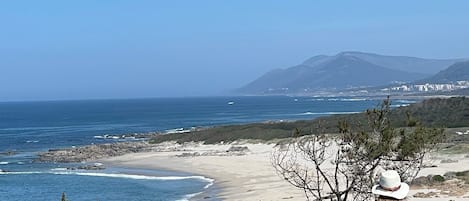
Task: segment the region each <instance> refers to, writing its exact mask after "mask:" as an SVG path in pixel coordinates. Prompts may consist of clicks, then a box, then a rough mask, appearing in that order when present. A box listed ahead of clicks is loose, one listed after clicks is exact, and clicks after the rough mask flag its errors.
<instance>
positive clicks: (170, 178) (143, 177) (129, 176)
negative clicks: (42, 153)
mask: <svg viewBox="0 0 469 201" xmlns="http://www.w3.org/2000/svg"><path fill="white" fill-rule="evenodd" d="M51 173H52V174H58V175H80V176H92V177H113V178H125V179H139V180H161V181H173V180H185V179H198V180H203V181H206V182H208V183H209V184H207V185H206V186H205V187H204V188H208V187H210V186H211V185H213V181H214V180H213V179H210V178H207V177H203V176H147V175H134V174H117V173H98V172H72V171H58V172H51Z"/></svg>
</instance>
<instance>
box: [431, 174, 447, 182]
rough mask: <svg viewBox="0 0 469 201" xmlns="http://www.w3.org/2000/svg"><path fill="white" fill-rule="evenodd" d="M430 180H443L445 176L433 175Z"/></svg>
mask: <svg viewBox="0 0 469 201" xmlns="http://www.w3.org/2000/svg"><path fill="white" fill-rule="evenodd" d="M432 180H433V181H435V182H444V181H445V178H444V177H443V176H441V175H435V176H433V177H432Z"/></svg>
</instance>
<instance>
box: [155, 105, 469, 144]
mask: <svg viewBox="0 0 469 201" xmlns="http://www.w3.org/2000/svg"><path fill="white" fill-rule="evenodd" d="M407 114H410V116H411V117H412V119H413V120H418V121H419V122H420V123H421V124H422V125H424V126H429V127H443V128H452V127H463V126H468V125H469V98H465V97H454V98H448V99H440V98H437V99H428V100H424V101H422V102H420V103H415V104H411V105H409V106H406V107H399V108H395V109H393V110H392V111H391V117H390V118H391V120H392V122H391V123H392V125H393V126H395V127H406V126H407V125H408V123H409V122H407ZM343 120H346V121H347V122H350V123H351V124H352V125H354V124H356V123H359V122H363V121H365V120H366V118H365V114H364V113H358V114H343V115H332V116H327V117H321V118H317V119H314V120H301V121H291V122H285V121H284V122H266V123H252V124H245V125H229V126H220V127H214V128H209V129H205V130H201V131H196V132H190V133H185V134H167V135H158V136H156V137H154V138H153V139H152V140H151V142H153V143H159V142H164V141H177V142H180V143H182V142H190V141H204V142H205V143H208V144H212V143H219V142H231V141H235V140H239V139H259V140H272V139H278V138H287V137H291V136H292V133H293V132H294V131H295V130H296V129H298V130H299V131H301V134H311V133H312V134H314V133H319V132H320V131H319V130H318V125H321V126H320V130H321V132H325V133H337V132H338V128H337V125H338V122H339V121H343Z"/></svg>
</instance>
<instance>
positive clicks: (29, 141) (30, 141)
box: [26, 140, 39, 143]
mask: <svg viewBox="0 0 469 201" xmlns="http://www.w3.org/2000/svg"><path fill="white" fill-rule="evenodd" d="M38 142H39V140H27V141H26V143H38Z"/></svg>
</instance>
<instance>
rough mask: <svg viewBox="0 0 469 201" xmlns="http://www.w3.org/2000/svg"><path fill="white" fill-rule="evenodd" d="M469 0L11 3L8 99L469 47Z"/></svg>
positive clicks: (3, 74)
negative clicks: (324, 57) (348, 54)
mask: <svg viewBox="0 0 469 201" xmlns="http://www.w3.org/2000/svg"><path fill="white" fill-rule="evenodd" d="M468 44H469V1H466V0H464V1H463V0H461V1H451V0H448V1H441V0H438V1H437V0H435V1H429V0H422V1H417V0H413V1H409V0H403V1H396V0H393V1H386V3H385V2H384V1H376V0H370V1H358V0H357V1H330V0H328V1H326V0H323V1H321V0H305V1H274V0H265V1H260V0H246V1H242V0H235V1H228V0H226V1H224V0H213V1H205V0H197V1H192V0H187V1H179V0H168V1H157V0H149V1H140V0H127V1H117V0H115V1H112V0H101V1H96V0H79V1H63V0H57V1H46V0H44V1H37V0H31V1H22V0H15V1H2V2H1V3H0V101H9V100H47V99H88V98H133V97H162V96H207V95H220V94H224V93H225V92H226V91H228V90H230V89H234V88H237V87H240V86H242V85H244V84H246V83H248V82H249V81H251V80H253V79H255V78H257V77H258V76H260V75H262V74H263V73H265V72H267V71H269V70H271V69H274V68H286V67H290V66H292V65H295V64H298V63H300V62H302V61H303V60H305V59H307V58H308V57H311V56H314V55H317V54H335V53H337V52H340V51H344V50H358V51H365V52H374V53H380V54H389V55H409V56H418V57H427V58H457V57H466V58H467V57H469V45H468Z"/></svg>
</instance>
